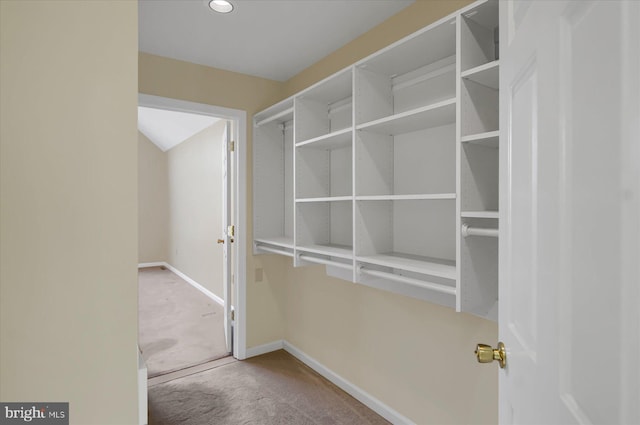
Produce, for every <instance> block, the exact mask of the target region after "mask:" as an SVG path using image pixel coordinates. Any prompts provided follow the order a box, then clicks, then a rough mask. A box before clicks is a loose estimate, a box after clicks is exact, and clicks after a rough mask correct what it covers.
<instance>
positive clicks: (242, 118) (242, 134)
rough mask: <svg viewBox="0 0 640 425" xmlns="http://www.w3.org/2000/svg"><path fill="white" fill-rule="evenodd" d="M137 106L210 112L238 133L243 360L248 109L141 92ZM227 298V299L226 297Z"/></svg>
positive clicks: (238, 329)
mask: <svg viewBox="0 0 640 425" xmlns="http://www.w3.org/2000/svg"><path fill="white" fill-rule="evenodd" d="M138 105H139V106H146V107H149V108H158V109H166V110H169V111H179V112H189V113H194V114H200V115H209V116H214V117H217V118H223V119H226V120H230V121H232V122H233V125H234V132H233V134H236V135H237V137H236V140H235V151H234V155H233V161H234V169H235V173H234V175H233V176H232V179H233V184H234V185H235V187H236V197H235V205H234V216H233V222H234V225H235V226H236V228H235V233H236V237H235V238H234V239H235V242H234V243H233V245H232V246H233V250H234V251H233V255H234V257H235V267H234V270H233V274H234V276H235V286H234V294H233V299H234V300H235V305H234V309H235V320H234V326H233V334H234V335H233V340H234V343H233V357H235V358H237V359H240V360H244V359H245V358H246V351H247V340H246V335H247V332H246V329H247V328H246V326H247V325H246V323H247V322H246V256H247V249H246V234H245V233H244V232H245V231H246V223H247V205H246V199H247V174H246V172H247V161H246V155H247V154H246V147H247V112H246V111H242V110H239V109H231V108H224V107H221V106H214V105H207V104H204V103H195V102H188V101H185V100H178V99H171V98H168V97H160V96H152V95H148V94H142V93H140V94H138ZM225 301H226V300H225Z"/></svg>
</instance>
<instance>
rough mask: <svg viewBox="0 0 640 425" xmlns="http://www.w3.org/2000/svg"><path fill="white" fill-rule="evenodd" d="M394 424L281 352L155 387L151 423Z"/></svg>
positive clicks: (181, 424) (196, 424) (151, 397)
mask: <svg viewBox="0 0 640 425" xmlns="http://www.w3.org/2000/svg"><path fill="white" fill-rule="evenodd" d="M208 424H228V425H234V424H243V425H249V424H256V425H258V424H260V425H281V424H296V425H298V424H299V425H328V424H388V422H387V421H386V420H384V419H383V418H382V417H381V416H379V415H378V414H376V413H375V412H373V411H372V410H370V409H369V408H367V407H366V406H364V405H363V404H362V403H360V402H358V401H357V400H356V399H354V398H352V397H351V396H349V395H348V394H347V393H345V392H344V391H342V390H340V389H339V388H338V387H336V386H335V385H333V384H331V383H330V382H329V381H327V380H326V379H324V378H322V377H321V376H320V375H318V374H317V373H315V372H314V371H313V370H311V369H310V368H308V367H307V366H306V365H304V364H302V363H301V362H299V361H298V360H297V359H295V358H294V357H292V356H291V355H289V354H288V353H286V352H284V351H282V350H280V351H276V352H274V353H269V354H265V355H263V356H259V357H254V358H252V359H249V360H245V361H241V362H240V361H235V362H233V363H229V364H226V365H223V366H220V367H217V368H215V369H211V370H207V371H204V372H200V373H197V374H194V375H190V376H186V377H183V378H179V379H176V380H174V381H170V382H166V383H163V384H159V385H155V386H152V387H150V388H149V425H208Z"/></svg>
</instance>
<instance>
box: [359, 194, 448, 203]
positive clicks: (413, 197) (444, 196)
mask: <svg viewBox="0 0 640 425" xmlns="http://www.w3.org/2000/svg"><path fill="white" fill-rule="evenodd" d="M439 199H456V194H455V193H431V194H417V195H365V196H356V201H420V200H427V201H428V200H439Z"/></svg>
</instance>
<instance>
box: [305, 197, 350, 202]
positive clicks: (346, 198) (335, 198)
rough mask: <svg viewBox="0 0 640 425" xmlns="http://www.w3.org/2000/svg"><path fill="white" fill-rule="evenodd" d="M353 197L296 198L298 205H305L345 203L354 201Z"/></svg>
mask: <svg viewBox="0 0 640 425" xmlns="http://www.w3.org/2000/svg"><path fill="white" fill-rule="evenodd" d="M352 200H353V197H352V196H326V197H320V198H296V203H305V202H341V201H342V202H344V201H352Z"/></svg>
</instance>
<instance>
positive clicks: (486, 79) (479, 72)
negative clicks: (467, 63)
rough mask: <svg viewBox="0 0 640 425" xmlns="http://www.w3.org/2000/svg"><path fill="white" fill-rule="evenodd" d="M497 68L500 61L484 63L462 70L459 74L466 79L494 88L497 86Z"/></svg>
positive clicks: (496, 88) (498, 74)
mask: <svg viewBox="0 0 640 425" xmlns="http://www.w3.org/2000/svg"><path fill="white" fill-rule="evenodd" d="M499 69H500V61H499V60H495V61H493V62H489V63H485V64H483V65H480V66H476V67H475V68H471V69H469V70H467V71H463V72H462V73H461V74H460V75H461V76H462V78H464V79H466V80H471V81H474V82H476V83H478V84H482V85H483V86H486V87H490V88H492V89H494V90H498V88H499V76H500V73H499Z"/></svg>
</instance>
